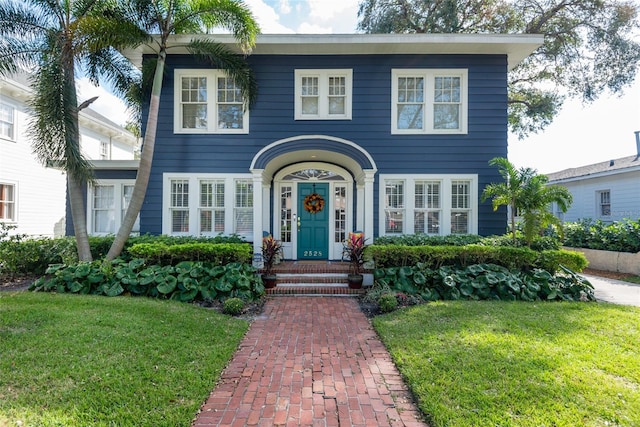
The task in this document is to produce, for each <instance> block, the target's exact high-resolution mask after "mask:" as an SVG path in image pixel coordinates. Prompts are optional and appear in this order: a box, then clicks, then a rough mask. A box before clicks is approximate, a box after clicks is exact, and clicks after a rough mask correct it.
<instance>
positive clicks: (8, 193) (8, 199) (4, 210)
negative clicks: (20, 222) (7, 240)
mask: <svg viewBox="0 0 640 427" xmlns="http://www.w3.org/2000/svg"><path fill="white" fill-rule="evenodd" d="M0 220H3V221H11V222H13V221H15V220H16V186H15V185H12V184H0Z"/></svg>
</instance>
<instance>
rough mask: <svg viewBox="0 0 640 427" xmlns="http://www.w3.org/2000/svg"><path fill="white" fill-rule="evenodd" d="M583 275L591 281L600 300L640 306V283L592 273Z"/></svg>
mask: <svg viewBox="0 0 640 427" xmlns="http://www.w3.org/2000/svg"><path fill="white" fill-rule="evenodd" d="M581 276H583V277H585V278H586V279H587V280H589V282H591V284H592V285H593V287H594V288H595V294H596V298H597V299H598V300H599V301H606V302H611V303H614V304H622V305H635V306H637V307H640V285H636V284H633V283H629V282H623V281H621V280H614V279H607V278H605V277H599V276H592V275H590V274H581Z"/></svg>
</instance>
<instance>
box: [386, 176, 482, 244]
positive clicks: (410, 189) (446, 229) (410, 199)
mask: <svg viewBox="0 0 640 427" xmlns="http://www.w3.org/2000/svg"><path fill="white" fill-rule="evenodd" d="M390 181H392V182H398V181H402V182H403V183H404V209H403V211H404V218H403V222H402V229H401V230H398V232H397V233H387V232H386V227H385V220H386V216H385V213H386V208H385V200H384V195H385V187H386V183H387V182H390ZM424 181H434V182H435V181H438V182H439V183H440V208H439V209H438V210H439V211H440V233H439V234H438V235H440V236H445V235H449V234H451V213H452V212H454V211H459V209H453V208H452V203H451V185H452V183H453V182H454V181H469V192H470V194H469V209H466V210H465V211H466V212H468V215H469V233H468V234H477V233H478V175H476V174H460V175H453V174H452V175H447V174H445V175H436V174H410V175H405V174H381V175H380V179H379V183H378V185H379V187H378V194H379V195H380V197H379V200H380V202H379V206H378V210H379V222H378V230H379V235H380V236H397V235H401V234H414V233H415V212H416V211H424V209H422V208H416V204H415V184H416V182H424ZM432 235H433V234H432Z"/></svg>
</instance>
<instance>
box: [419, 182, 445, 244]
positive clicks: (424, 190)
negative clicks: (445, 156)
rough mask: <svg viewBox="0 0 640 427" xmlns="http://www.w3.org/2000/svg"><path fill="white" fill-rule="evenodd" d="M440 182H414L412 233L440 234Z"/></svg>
mask: <svg viewBox="0 0 640 427" xmlns="http://www.w3.org/2000/svg"><path fill="white" fill-rule="evenodd" d="M441 191H442V190H441V182H440V181H436V180H430V181H416V182H415V185H414V195H415V205H414V206H415V210H414V232H415V233H423V234H440V218H441V210H442V203H441V200H440V194H441Z"/></svg>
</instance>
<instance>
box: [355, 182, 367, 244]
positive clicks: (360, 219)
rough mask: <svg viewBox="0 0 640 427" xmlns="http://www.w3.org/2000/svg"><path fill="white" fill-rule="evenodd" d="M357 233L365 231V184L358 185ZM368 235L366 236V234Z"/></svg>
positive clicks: (359, 183)
mask: <svg viewBox="0 0 640 427" xmlns="http://www.w3.org/2000/svg"><path fill="white" fill-rule="evenodd" d="M356 200H357V203H356V228H355V229H356V231H364V210H365V195H364V183H361V182H358V183H357V184H356ZM365 235H366V234H365Z"/></svg>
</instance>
